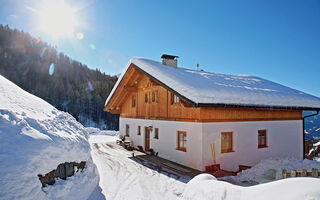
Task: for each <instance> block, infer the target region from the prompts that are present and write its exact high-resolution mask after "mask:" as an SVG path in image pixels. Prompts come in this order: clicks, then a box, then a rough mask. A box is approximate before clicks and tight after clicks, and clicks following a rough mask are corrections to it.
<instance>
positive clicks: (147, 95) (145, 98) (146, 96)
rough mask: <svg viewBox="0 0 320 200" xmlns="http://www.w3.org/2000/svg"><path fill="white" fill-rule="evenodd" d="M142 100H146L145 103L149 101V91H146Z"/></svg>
mask: <svg viewBox="0 0 320 200" xmlns="http://www.w3.org/2000/svg"><path fill="white" fill-rule="evenodd" d="M144 102H146V103H149V102H150V95H149V93H146V94H145V95H144Z"/></svg>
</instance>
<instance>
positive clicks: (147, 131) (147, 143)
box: [144, 127, 150, 151]
mask: <svg viewBox="0 0 320 200" xmlns="http://www.w3.org/2000/svg"><path fill="white" fill-rule="evenodd" d="M144 133H145V134H144V137H145V140H144V144H145V146H144V148H145V150H146V151H147V150H149V149H150V129H149V127H144Z"/></svg>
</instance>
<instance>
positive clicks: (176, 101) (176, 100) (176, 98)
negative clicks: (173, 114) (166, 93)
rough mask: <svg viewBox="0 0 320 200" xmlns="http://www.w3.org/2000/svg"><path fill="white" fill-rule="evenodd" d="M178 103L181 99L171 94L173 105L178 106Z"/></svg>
mask: <svg viewBox="0 0 320 200" xmlns="http://www.w3.org/2000/svg"><path fill="white" fill-rule="evenodd" d="M178 103H179V97H178V96H177V95H175V94H173V93H171V104H178Z"/></svg>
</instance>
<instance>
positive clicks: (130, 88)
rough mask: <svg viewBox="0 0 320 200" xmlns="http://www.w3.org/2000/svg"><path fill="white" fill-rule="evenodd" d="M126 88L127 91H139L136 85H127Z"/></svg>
mask: <svg viewBox="0 0 320 200" xmlns="http://www.w3.org/2000/svg"><path fill="white" fill-rule="evenodd" d="M124 89H125V90H126V91H127V92H138V88H137V87H136V86H129V85H125V86H124Z"/></svg>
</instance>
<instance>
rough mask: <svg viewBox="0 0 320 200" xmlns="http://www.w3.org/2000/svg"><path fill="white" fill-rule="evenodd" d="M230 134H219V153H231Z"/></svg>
mask: <svg viewBox="0 0 320 200" xmlns="http://www.w3.org/2000/svg"><path fill="white" fill-rule="evenodd" d="M232 143H233V141H232V132H222V133H221V153H228V152H233V149H232V146H233V144H232Z"/></svg>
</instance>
